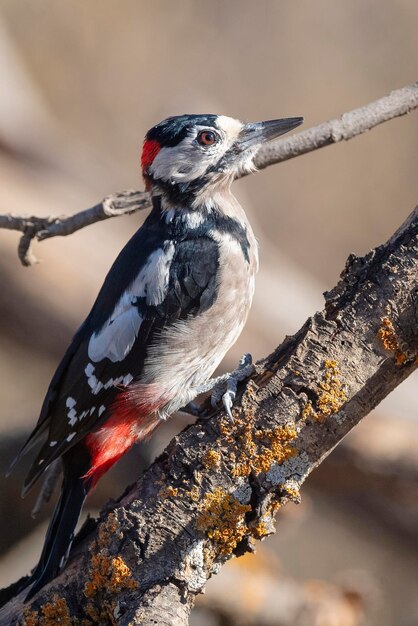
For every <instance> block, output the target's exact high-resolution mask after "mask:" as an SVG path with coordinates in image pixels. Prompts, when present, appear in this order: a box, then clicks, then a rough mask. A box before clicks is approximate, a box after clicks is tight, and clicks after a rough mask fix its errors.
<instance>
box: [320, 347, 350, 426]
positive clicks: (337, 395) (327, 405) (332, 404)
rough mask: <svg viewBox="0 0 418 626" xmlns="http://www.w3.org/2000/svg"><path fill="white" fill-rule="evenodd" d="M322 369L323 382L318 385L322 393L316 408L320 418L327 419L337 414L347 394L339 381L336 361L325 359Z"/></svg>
mask: <svg viewBox="0 0 418 626" xmlns="http://www.w3.org/2000/svg"><path fill="white" fill-rule="evenodd" d="M324 367H325V375H324V380H323V381H321V382H320V383H319V386H320V387H321V389H322V393H320V395H319V398H318V401H317V408H318V411H319V414H320V416H323V417H328V416H329V415H333V414H334V413H338V411H339V410H340V409H341V407H342V406H343V404H344V402H346V401H347V394H346V393H345V391H344V389H343V386H342V383H341V380H340V370H339V368H338V364H337V361H334V360H331V359H325V361H324Z"/></svg>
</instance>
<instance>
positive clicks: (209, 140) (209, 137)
mask: <svg viewBox="0 0 418 626" xmlns="http://www.w3.org/2000/svg"><path fill="white" fill-rule="evenodd" d="M216 139H217V135H216V133H213V132H212V131H211V130H203V131H202V132H201V133H199V134H198V136H197V140H198V142H199V143H200V145H201V146H213V144H214V143H215V142H216Z"/></svg>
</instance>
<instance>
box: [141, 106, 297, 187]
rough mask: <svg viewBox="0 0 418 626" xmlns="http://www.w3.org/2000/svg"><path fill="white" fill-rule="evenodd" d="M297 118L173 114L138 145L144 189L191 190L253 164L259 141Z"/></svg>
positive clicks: (230, 177) (239, 172)
mask: <svg viewBox="0 0 418 626" xmlns="http://www.w3.org/2000/svg"><path fill="white" fill-rule="evenodd" d="M302 122H303V118H302V117H290V118H284V119H278V120H270V121H266V122H256V123H252V124H245V123H243V122H240V121H239V120H236V119H234V118H232V117H226V116H225V115H178V116H175V117H169V118H167V119H166V120H164V121H162V122H160V123H159V124H157V125H156V126H154V127H153V128H151V129H150V130H149V131H148V133H147V135H146V137H145V141H144V146H143V150H142V158H141V165H142V173H143V176H144V179H145V183H146V186H147V189H149V190H153V189H155V188H157V189H160V190H162V191H166V192H168V193H169V195H171V196H173V197H175V196H176V195H179V196H181V195H185V194H191V195H192V196H194V195H196V194H198V193H199V191H201V190H202V189H203V188H205V189H207V188H208V187H209V188H210V187H212V186H217V185H222V184H225V182H227V183H230V182H232V180H233V179H234V178H236V177H238V176H240V175H242V174H244V173H247V172H250V171H252V170H253V169H254V163H253V161H254V157H255V155H256V153H257V151H258V149H259V148H260V146H261V144H262V143H264V142H265V141H269V140H271V139H275V138H276V137H279V135H283V134H284V133H287V132H288V131H290V130H292V129H293V128H296V127H297V126H299V124H301V123H302Z"/></svg>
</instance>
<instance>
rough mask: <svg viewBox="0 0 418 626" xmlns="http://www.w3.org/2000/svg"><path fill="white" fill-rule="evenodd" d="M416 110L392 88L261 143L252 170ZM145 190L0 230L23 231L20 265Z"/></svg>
mask: <svg viewBox="0 0 418 626" xmlns="http://www.w3.org/2000/svg"><path fill="white" fill-rule="evenodd" d="M416 108H418V83H413V84H412V85H408V86H407V87H403V88H401V89H396V90H395V91H392V93H390V94H389V95H388V96H385V97H383V98H380V99H379V100H376V101H374V102H371V103H369V104H367V105H366V106H363V107H360V108H359V109H354V110H353V111H350V112H348V113H343V115H341V117H339V118H338V119H334V120H330V121H328V122H324V123H323V124H319V125H318V126H313V127H312V128H309V129H308V130H305V131H302V132H300V133H297V134H295V135H292V136H291V137H289V138H287V139H279V140H277V141H273V142H271V143H269V144H266V145H264V146H262V147H261V148H260V150H259V152H258V154H257V157H256V160H255V164H256V166H257V168H258V169H260V170H261V169H264V168H266V167H269V166H270V165H274V164H276V163H281V162H282V161H287V160H288V159H293V158H295V157H297V156H300V155H302V154H306V153H307V152H312V151H313V150H318V149H319V148H323V147H325V146H329V145H331V144H334V143H338V142H340V141H343V140H344V141H347V140H348V139H352V138H353V137H356V136H357V135H360V134H362V133H364V132H366V131H367V130H371V129H372V128H374V127H375V126H377V125H379V124H382V123H383V122H387V121H389V120H391V119H393V118H395V117H399V116H401V115H405V114H406V113H409V112H410V111H412V110H414V109H416ZM150 206H151V205H150V199H149V195H148V193H146V192H145V191H134V190H130V191H121V192H116V193H114V194H112V195H110V196H108V197H107V198H105V199H104V200H103V201H102V202H100V203H99V204H96V206H94V207H92V208H90V209H86V210H85V211H80V212H79V213H76V214H75V215H71V216H69V217H62V218H59V217H47V218H40V217H23V216H15V215H0V228H7V229H11V230H18V231H20V232H22V233H23V236H22V237H21V239H20V243H19V246H18V256H19V259H20V260H21V262H22V264H23V265H25V266H29V265H33V264H34V263H36V257H35V256H34V255H33V253H32V252H31V249H30V245H31V242H32V240H33V239H37V240H38V241H43V240H44V239H49V238H50V237H57V236H65V235H71V234H72V233H74V232H76V231H77V230H80V229H81V228H85V227H86V226H89V225H90V224H94V223H96V222H99V221H101V220H106V219H108V218H110V217H117V216H119V215H127V214H130V213H134V212H136V211H141V210H143V209H148V208H150Z"/></svg>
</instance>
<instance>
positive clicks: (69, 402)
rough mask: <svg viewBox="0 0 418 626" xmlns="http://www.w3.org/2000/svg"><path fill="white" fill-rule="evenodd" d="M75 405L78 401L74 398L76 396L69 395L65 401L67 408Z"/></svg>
mask: <svg viewBox="0 0 418 626" xmlns="http://www.w3.org/2000/svg"><path fill="white" fill-rule="evenodd" d="M75 405H76V401H75V400H74V398H71V396H68V398H67V400H66V402H65V406H66V407H67V409H72V408H73V407H75Z"/></svg>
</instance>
